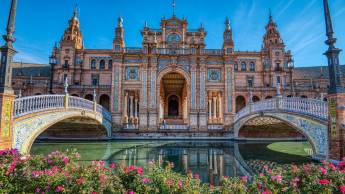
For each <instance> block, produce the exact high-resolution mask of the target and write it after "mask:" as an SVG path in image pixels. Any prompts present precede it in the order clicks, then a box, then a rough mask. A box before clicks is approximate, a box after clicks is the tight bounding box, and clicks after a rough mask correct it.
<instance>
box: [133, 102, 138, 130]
mask: <svg viewBox="0 0 345 194" xmlns="http://www.w3.org/2000/svg"><path fill="white" fill-rule="evenodd" d="M134 120H135V123H136V124H137V123H138V96H135V100H134Z"/></svg>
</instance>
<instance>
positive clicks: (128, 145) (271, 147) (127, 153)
mask: <svg viewBox="0 0 345 194" xmlns="http://www.w3.org/2000/svg"><path fill="white" fill-rule="evenodd" d="M71 148H76V149H77V150H78V152H79V153H80V154H81V159H80V160H81V162H82V163H88V162H89V161H93V160H105V161H106V162H107V163H111V162H115V163H117V164H119V163H124V164H125V165H136V166H143V167H145V166H147V165H148V162H150V161H152V160H154V161H157V162H159V161H170V162H173V163H174V170H175V171H177V172H180V173H186V172H187V171H189V170H191V171H192V172H194V173H198V174H199V175H200V178H201V180H202V182H207V183H211V184H214V185H218V184H219V180H220V178H221V177H222V176H243V175H249V174H256V173H259V172H262V169H263V166H264V165H268V166H270V167H276V166H284V165H288V164H291V163H294V164H302V163H308V162H312V160H311V159H310V157H309V156H308V153H310V145H309V144H308V143H306V142H274V143H273V142H265V143H252V142H251V143H236V142H232V141H226V142H225V141H224V142H223V141H118V140H116V141H94V142H89V141H88V142H82V141H81V142H71V141H64V142H36V143H35V144H34V145H33V146H32V150H31V153H32V154H48V153H50V152H52V151H55V150H60V151H64V150H66V149H71Z"/></svg>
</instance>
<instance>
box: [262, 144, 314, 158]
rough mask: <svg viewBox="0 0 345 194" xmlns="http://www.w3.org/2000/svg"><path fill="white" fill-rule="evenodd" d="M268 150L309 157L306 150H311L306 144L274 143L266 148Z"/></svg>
mask: <svg viewBox="0 0 345 194" xmlns="http://www.w3.org/2000/svg"><path fill="white" fill-rule="evenodd" d="M267 148H268V149H270V150H273V151H276V152H281V153H285V154H291V155H298V156H309V154H308V152H307V150H310V149H312V147H311V145H310V144H309V143H308V142H275V143H271V144H269V145H268V146H267Z"/></svg>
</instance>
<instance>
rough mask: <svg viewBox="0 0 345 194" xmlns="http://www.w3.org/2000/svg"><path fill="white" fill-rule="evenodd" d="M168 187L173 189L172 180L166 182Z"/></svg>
mask: <svg viewBox="0 0 345 194" xmlns="http://www.w3.org/2000/svg"><path fill="white" fill-rule="evenodd" d="M165 184H166V185H168V186H169V187H171V186H172V185H173V184H174V181H173V180H171V179H168V180H167V181H166V182H165Z"/></svg>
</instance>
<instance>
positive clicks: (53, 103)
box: [13, 95, 112, 122]
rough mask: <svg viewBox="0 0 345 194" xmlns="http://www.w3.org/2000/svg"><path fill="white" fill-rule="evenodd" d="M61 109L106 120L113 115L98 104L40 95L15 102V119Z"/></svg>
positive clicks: (77, 98) (70, 97)
mask: <svg viewBox="0 0 345 194" xmlns="http://www.w3.org/2000/svg"><path fill="white" fill-rule="evenodd" d="M59 109H81V110H89V111H94V112H97V113H99V114H101V115H102V116H103V117H104V118H105V119H106V120H108V121H110V122H111V120H112V116H111V114H110V113H109V112H108V111H107V110H106V109H105V108H104V107H102V106H101V105H99V104H97V103H96V102H93V101H89V100H86V99H83V98H79V97H75V96H69V95H39V96H29V97H24V98H17V99H16V100H15V101H14V110H13V116H14V118H18V117H22V116H25V115H29V114H32V113H36V112H43V111H49V110H59Z"/></svg>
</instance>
